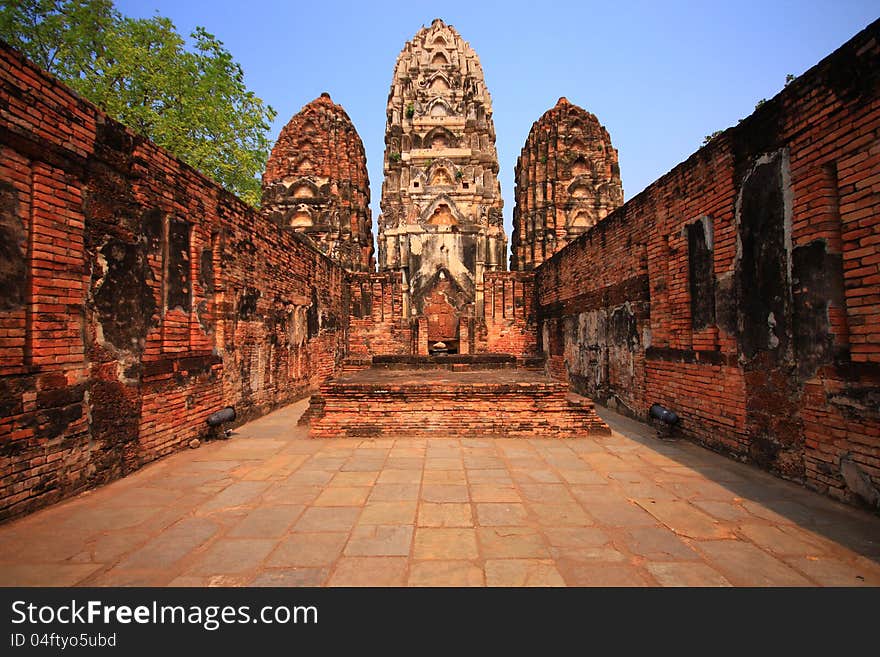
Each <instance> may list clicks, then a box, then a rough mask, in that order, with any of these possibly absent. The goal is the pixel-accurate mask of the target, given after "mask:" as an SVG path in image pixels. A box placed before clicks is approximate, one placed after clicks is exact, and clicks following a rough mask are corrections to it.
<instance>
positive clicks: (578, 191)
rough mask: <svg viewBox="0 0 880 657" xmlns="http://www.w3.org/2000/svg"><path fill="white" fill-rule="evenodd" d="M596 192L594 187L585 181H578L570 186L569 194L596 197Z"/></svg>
mask: <svg viewBox="0 0 880 657" xmlns="http://www.w3.org/2000/svg"><path fill="white" fill-rule="evenodd" d="M595 194H596V193H595V191H594V190H593V188H592V187H591V186H590V185H587V184H585V183H583V182H576V183H575V184H573V185H572V186H571V187H569V188H568V195H569V196H571V198H577V199H584V198H586V199H590V198H594V197H595Z"/></svg>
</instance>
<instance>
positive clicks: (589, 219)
mask: <svg viewBox="0 0 880 657" xmlns="http://www.w3.org/2000/svg"><path fill="white" fill-rule="evenodd" d="M568 225H569V226H570V227H572V228H590V227H592V226H595V225H596V215H595V214H594V213H593V212H592V210H590V209H589V208H581V209H578V210H575V211H574V213H573V216H572V217H571V219H570V220H569V222H568Z"/></svg>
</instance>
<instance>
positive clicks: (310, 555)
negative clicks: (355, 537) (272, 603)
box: [265, 532, 348, 567]
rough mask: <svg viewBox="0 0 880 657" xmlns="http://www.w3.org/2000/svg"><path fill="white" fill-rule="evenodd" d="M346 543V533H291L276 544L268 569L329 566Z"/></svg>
mask: <svg viewBox="0 0 880 657" xmlns="http://www.w3.org/2000/svg"><path fill="white" fill-rule="evenodd" d="M346 541H348V533H347V532H334V533H330V532H327V533H315V534H308V533H293V534H289V535H288V536H287V537H286V538H284V539H282V541H281V542H280V543H279V544H278V546H277V547H276V548H275V550H274V551H273V552H272V553H271V554H270V555H269V558H268V559H267V560H266V562H265V565H266V566H268V567H286V566H329V565H330V564H332V563H333V562H335V561H336V559H337V558H338V557H339V555H340V554H342V548H343V547H344V546H345V543H346Z"/></svg>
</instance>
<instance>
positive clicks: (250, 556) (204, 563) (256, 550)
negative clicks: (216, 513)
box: [186, 538, 278, 575]
mask: <svg viewBox="0 0 880 657" xmlns="http://www.w3.org/2000/svg"><path fill="white" fill-rule="evenodd" d="M277 544H278V541H276V540H273V539H264V538H221V539H220V540H217V541H214V542H213V543H212V544H211V545H210V546H208V549H207V550H206V551H205V552H203V553H202V554H200V555H199V556H198V558H197V560H196V562H195V564H194V565H192V566H190V567H189V568H187V570H186V574H188V575H233V574H240V573H245V572H248V571H251V570H254V569H256V568H257V567H258V566H259V565H260V564H261V563H262V561H263V559H265V558H266V556H267V555H268V554H269V553H270V552H271V551H272V550H273V549H274V548H275V546H276V545H277Z"/></svg>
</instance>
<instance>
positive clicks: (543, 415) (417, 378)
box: [306, 362, 609, 438]
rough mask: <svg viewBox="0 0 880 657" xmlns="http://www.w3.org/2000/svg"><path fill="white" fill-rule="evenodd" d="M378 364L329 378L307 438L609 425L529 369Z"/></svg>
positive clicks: (555, 430)
mask: <svg viewBox="0 0 880 657" xmlns="http://www.w3.org/2000/svg"><path fill="white" fill-rule="evenodd" d="M424 365H425V364H424V363H422V364H418V363H413V364H412V365H411V367H409V368H407V369H399V368H400V364H399V363H395V367H393V368H388V367H386V366H384V365H383V364H374V365H373V367H371V368H369V369H365V370H360V371H357V372H347V373H343V374H342V375H340V376H338V377H336V378H334V379H331V380H330V381H328V382H327V383H325V384H324V385H323V386H321V391H320V394H319V395H315V396H313V397H312V402H311V405H310V407H309V410H308V411H307V412H306V416H307V417H308V419H309V421H310V423H311V431H310V435H311V437H313V438H343V437H374V436H395V437H399V436H412V437H418V438H438V437H446V436H449V437H477V436H501V437H517V438H521V437H522V438H530V437H538V436H540V437H554V438H566V437H574V436H579V435H580V436H582V435H585V434H602V435H607V434H608V433H609V429H608V426H607V425H606V424H605V423H604V422H603V421H602V420H601V419H600V418H599V416H598V415H596V412H595V409H594V407H593V403H592V402H591V401H590V400H589V399H586V398H584V397H579V396H577V395H573V394H572V393H570V392H568V386H567V385H566V384H564V383H560V382H557V381H554V380H552V379H550V378H549V377H547V376H546V375H544V374H543V373H541V372H538V371H535V370H530V369H512V368H507V367H504V368H499V367H497V365H498V363H494V362H493V363H486V364H485V365H494V366H495V367H492V368H491V369H486V368H484V367H482V365H481V364H477V363H474V364H465V363H459V364H458V366H459V367H462V366H465V367H468V369H467V370H460V369H454V370H453V369H446V368H443V367H442V365H441V366H438V367H437V368H435V369H426V368H425V367H424Z"/></svg>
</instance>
